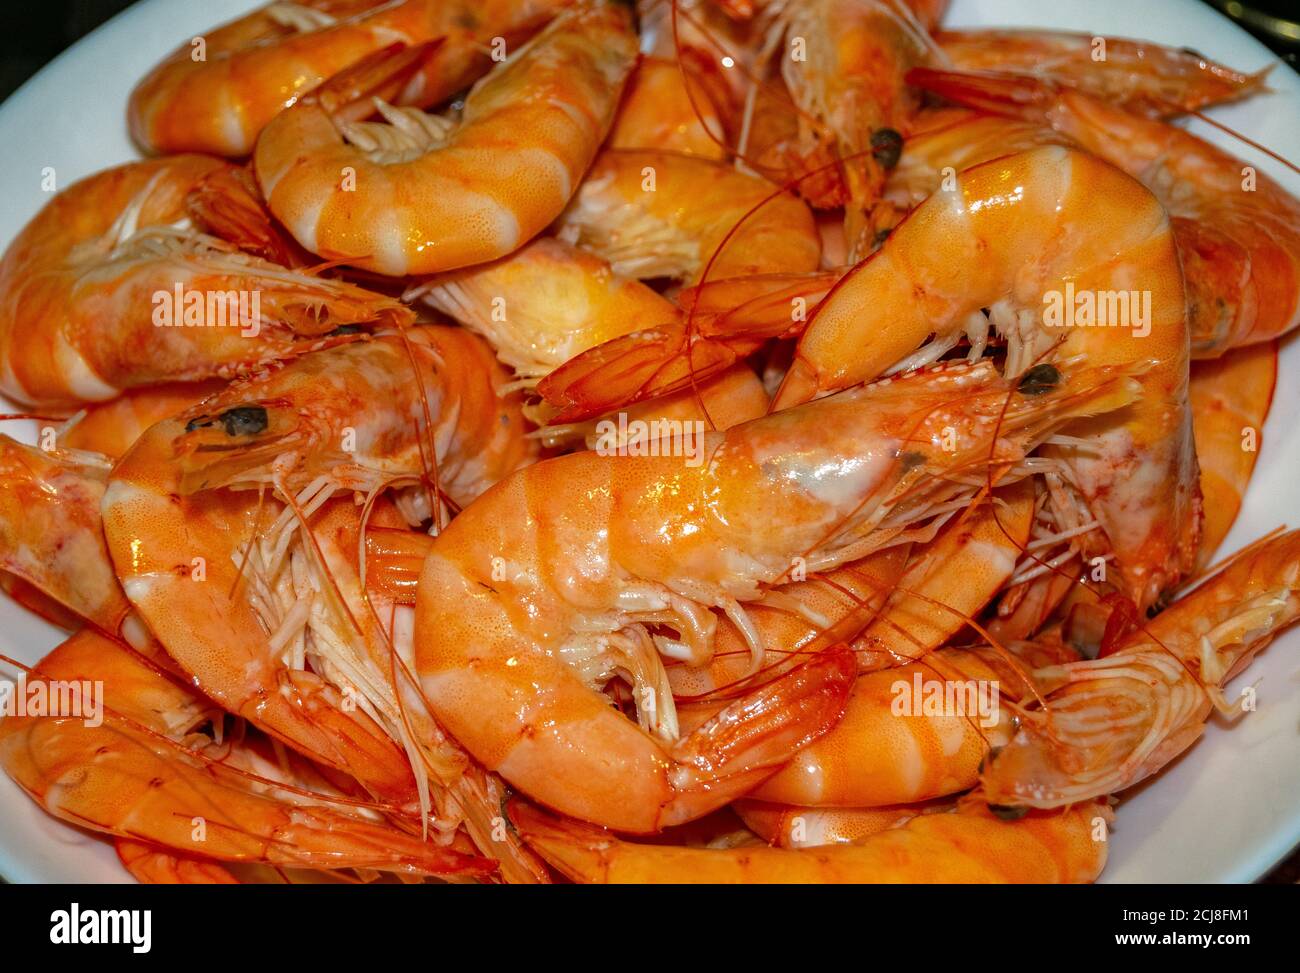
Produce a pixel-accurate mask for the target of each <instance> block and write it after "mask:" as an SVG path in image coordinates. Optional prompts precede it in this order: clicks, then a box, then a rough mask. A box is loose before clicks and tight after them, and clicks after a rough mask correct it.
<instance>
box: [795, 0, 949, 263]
mask: <svg viewBox="0 0 1300 973" xmlns="http://www.w3.org/2000/svg"><path fill="white" fill-rule="evenodd" d="M778 23H779V24H780V25H781V29H782V30H783V31H784V35H785V42H784V43H785V45H786V46H787V47H788V49H787V50H783V51H782V55H781V61H780V65H781V66H780V70H781V75H782V77H783V78H784V79H785V83H786V87H787V89H788V90H789V92H790V94H791V96H792V97H793V99H794V102H795V104H796V105H797V106H798V107H799V109H800V110H801V113H802V115H803V116H805V117H808V118H811V119H813V120H815V122H816V124H817V125H819V126H824V127H825V128H826V129H827V130H829V132H830V133H831V134H832V135H833V136H834V140H835V151H836V154H837V155H838V156H839V157H840V158H841V159H844V160H845V161H844V162H843V163H842V164H843V167H844V180H845V188H846V190H847V199H846V201H845V203H846V208H845V224H844V226H845V236H846V238H847V241H848V245H849V255H850V258H851V259H855V260H856V259H860V258H861V257H863V256H865V255H866V254H867V253H870V252H871V249H872V246H873V245H874V243H875V237H874V227H873V226H872V224H871V221H870V211H871V209H872V207H874V205H875V204H876V202H877V201H878V199H879V197H880V192H881V189H882V188H883V186H884V181H885V176H886V174H887V173H888V171H889V170H890V169H891V168H893V166H894V164H895V163H896V162H897V160H898V154H899V150H900V148H901V147H902V137H901V135H900V134H899V133H900V131H902V130H904V129H905V128H906V125H907V120H908V119H909V118H910V117H911V116H912V115H913V114H915V112H916V110H917V109H918V108H919V107H920V94H919V92H917V91H916V90H915V89H914V88H911V87H909V86H908V85H906V84H904V83H903V79H904V76H905V75H906V74H907V71H908V69H909V68H912V67H916V66H919V65H922V64H926V63H929V61H930V59H931V57H932V56H933V43H932V42H931V41H930V38H929V35H928V34H927V33H926V32H925V30H924V28H922V27H921V25H920V24H919V22H918V21H917V20H916V17H915V16H914V14H913V13H912V11H911V10H910V9H909V8H908V7H907V6H906V5H905V4H904V3H902V2H900V0H812V2H808V3H790V4H786V5H785V6H784V8H783V10H782V12H781V14H780V16H779V18H778ZM800 44H802V48H800V46H799V45H800Z"/></svg>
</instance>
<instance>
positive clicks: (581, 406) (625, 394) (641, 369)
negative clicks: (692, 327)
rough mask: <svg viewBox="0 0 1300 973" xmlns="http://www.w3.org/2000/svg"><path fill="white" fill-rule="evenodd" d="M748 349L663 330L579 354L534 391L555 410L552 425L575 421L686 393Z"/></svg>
mask: <svg viewBox="0 0 1300 973" xmlns="http://www.w3.org/2000/svg"><path fill="white" fill-rule="evenodd" d="M753 350H754V348H752V347H747V346H746V344H745V343H744V342H736V341H729V342H726V343H724V342H721V341H714V340H711V339H708V338H702V337H699V336H698V335H690V336H688V335H687V332H686V326H685V324H684V323H680V322H679V323H675V324H670V325H663V326H661V327H658V328H652V329H649V330H646V331H636V332H633V333H632V334H629V335H624V336H623V337H621V338H615V339H613V340H612V341H607V342H605V343H604V344H601V345H597V346H596V347H595V348H590V349H588V350H587V351H584V352H583V353H582V354H580V355H578V356H576V357H574V358H572V359H570V360H569V361H567V362H565V363H564V364H563V365H561V366H560V367H559V368H557V369H555V371H553V372H551V373H550V374H549V375H547V376H546V377H545V378H544V379H542V380H541V382H539V383H538V386H537V391H538V392H539V393H540V394H541V395H542V397H543V398H545V399H546V401H547V402H549V403H550V404H551V405H553V406H555V407H556V408H558V409H559V410H560V411H559V413H558V414H557V415H556V416H555V417H554V418H553V419H552V422H555V423H565V422H579V421H582V420H584V419H591V418H594V417H595V416H600V415H605V414H607V413H609V412H612V411H614V410H616V409H619V408H622V407H624V406H628V405H632V404H633V403H636V402H642V401H645V400H646V399H655V398H659V397H661V396H665V395H672V394H674V393H677V392H682V391H685V390H687V389H690V388H692V387H693V386H694V385H695V384H697V383H699V382H702V381H704V380H705V379H708V378H711V377H713V376H714V375H717V374H719V373H721V372H722V371H723V370H725V369H726V368H728V367H730V366H731V365H734V364H735V363H736V362H737V361H738V360H739V359H740V358H741V357H743V356H744V355H746V354H748V353H749V352H750V351H753Z"/></svg>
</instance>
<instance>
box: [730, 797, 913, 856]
mask: <svg viewBox="0 0 1300 973" xmlns="http://www.w3.org/2000/svg"><path fill="white" fill-rule="evenodd" d="M922 807H924V805H916V804H899V805H895V806H893V807H870V808H852V807H850V808H839V807H831V808H826V807H798V806H796V805H793V804H769V803H767V802H766V801H754V800H749V799H746V800H743V801H737V802H736V803H735V804H733V805H732V809H733V810H735V812H736V814H738V815H739V816H740V819H741V820H742V821H744V822H745V827H747V828H749V830H750V831H753V832H754V833H755V834H757V835H758V836H759V837H760V838H762V839H763V840H764V841H766V842H767V843H768V844H770V845H773V846H775V847H777V848H816V847H818V846H820V845H837V844H846V843H849V842H857V841H861V840H862V839H863V838H869V837H871V836H872V835H874V834H879V833H880V832H882V831H888V830H889V829H890V828H897V827H899V826H900V825H903V824H906V823H907V822H908V821H910V820H912V818H914V817H916V816H917V815H918V814H920V813H921V810H922Z"/></svg>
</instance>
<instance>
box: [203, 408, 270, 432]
mask: <svg viewBox="0 0 1300 973" xmlns="http://www.w3.org/2000/svg"><path fill="white" fill-rule="evenodd" d="M216 422H220V423H221V425H222V427H223V428H224V429H225V430H226V435H227V436H230V437H231V438H234V437H235V436H256V435H257V434H258V433H262V432H266V427H267V425H268V424H269V420H268V418H267V415H266V410H265V409H264V408H262V407H261V406H260V405H237V406H235V407H234V408H233V409H227V410H226V411H225V412H223V413H221V415H219V416H216V417H213V416H196V417H194V418H193V419H191V420H190V421H189V422H187V423H186V424H185V431H186V432H193V431H194V430H195V429H206V428H207V427H208V426H210V425H212V424H213V423H216Z"/></svg>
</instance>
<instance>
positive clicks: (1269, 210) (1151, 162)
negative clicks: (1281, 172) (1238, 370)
mask: <svg viewBox="0 0 1300 973" xmlns="http://www.w3.org/2000/svg"><path fill="white" fill-rule="evenodd" d="M910 77H911V78H912V80H913V82H914V83H916V84H919V85H922V86H924V87H925V88H926V89H928V90H931V91H934V92H936V93H938V94H941V95H943V96H944V97H946V98H951V99H953V100H956V101H959V102H962V103H964V104H968V105H971V106H973V107H977V108H983V109H986V110H990V111H994V112H1001V113H1004V114H1011V115H1015V116H1017V117H1019V118H1022V119H1027V120H1029V121H1031V122H1035V123H1037V124H1039V125H1046V126H1049V127H1051V128H1052V129H1053V130H1055V131H1056V132H1057V133H1059V134H1060V135H1062V136H1064V137H1065V138H1067V139H1069V140H1072V141H1073V142H1075V143H1077V144H1079V145H1081V146H1083V147H1084V148H1086V149H1088V150H1089V151H1090V152H1093V153H1096V154H1097V155H1099V156H1101V157H1102V158H1103V159H1106V160H1107V161H1108V162H1110V163H1111V164H1112V165H1115V166H1118V167H1119V168H1121V169H1123V170H1124V171H1125V172H1127V173H1129V174H1130V175H1131V176H1133V177H1134V178H1135V179H1138V180H1140V181H1141V182H1142V183H1143V184H1144V185H1146V186H1147V187H1148V188H1150V189H1151V191H1152V192H1153V193H1155V194H1156V196H1157V197H1158V198H1159V199H1160V201H1161V202H1162V203H1163V204H1164V206H1165V208H1166V209H1167V210H1168V211H1169V216H1170V222H1171V224H1172V227H1173V232H1174V238H1175V240H1176V241H1177V243H1178V251H1179V254H1180V256H1181V257H1182V262H1183V268H1184V272H1185V276H1186V282H1187V301H1188V305H1189V311H1188V329H1189V332H1190V335H1191V342H1192V354H1193V355H1194V356H1195V357H1198V358H1213V357H1217V356H1218V355H1221V354H1223V353H1224V352H1225V351H1227V350H1228V349H1229V348H1235V347H1238V346H1240V345H1247V344H1254V343H1257V342H1262V341H1269V340H1271V339H1273V338H1277V337H1280V336H1281V335H1284V334H1286V333H1287V332H1289V331H1291V330H1292V329H1294V328H1295V327H1296V326H1297V325H1300V200H1297V199H1296V197H1295V196H1292V195H1291V194H1290V193H1288V192H1287V191H1286V190H1285V189H1283V188H1282V187H1281V186H1280V185H1278V184H1277V183H1276V182H1274V181H1273V180H1272V179H1270V178H1269V177H1268V176H1266V175H1264V174H1263V173H1262V172H1257V171H1256V169H1255V167H1254V166H1251V165H1248V164H1247V163H1245V162H1243V161H1242V160H1241V159H1238V158H1236V157H1235V156H1232V155H1230V154H1229V153H1227V152H1224V151H1223V150H1222V149H1220V148H1218V147H1217V146H1214V145H1211V144H1210V143H1209V142H1206V141H1205V140H1204V139H1201V138H1198V137H1197V136H1195V135H1193V134H1191V133H1190V132H1186V131H1184V130H1183V129H1181V128H1178V127H1177V126H1174V125H1170V124H1167V123H1165V122H1162V121H1159V120H1156V119H1148V118H1143V117H1141V116H1138V115H1134V114H1131V113H1129V112H1125V111H1124V110H1122V109H1120V108H1116V107H1114V106H1113V105H1110V104H1107V103H1106V102H1104V101H1101V100H1099V99H1096V98H1091V97H1089V96H1088V95H1086V94H1083V93H1081V92H1077V91H1071V90H1070V89H1068V88H1063V87H1059V86H1055V85H1052V84H1050V83H1047V82H1043V81H1038V80H1036V79H1033V78H1024V77H1018V76H1011V75H972V74H948V73H943V72H933V71H927V70H920V71H917V72H915V73H913V74H912V75H910ZM1004 151H1005V149H1004Z"/></svg>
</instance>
